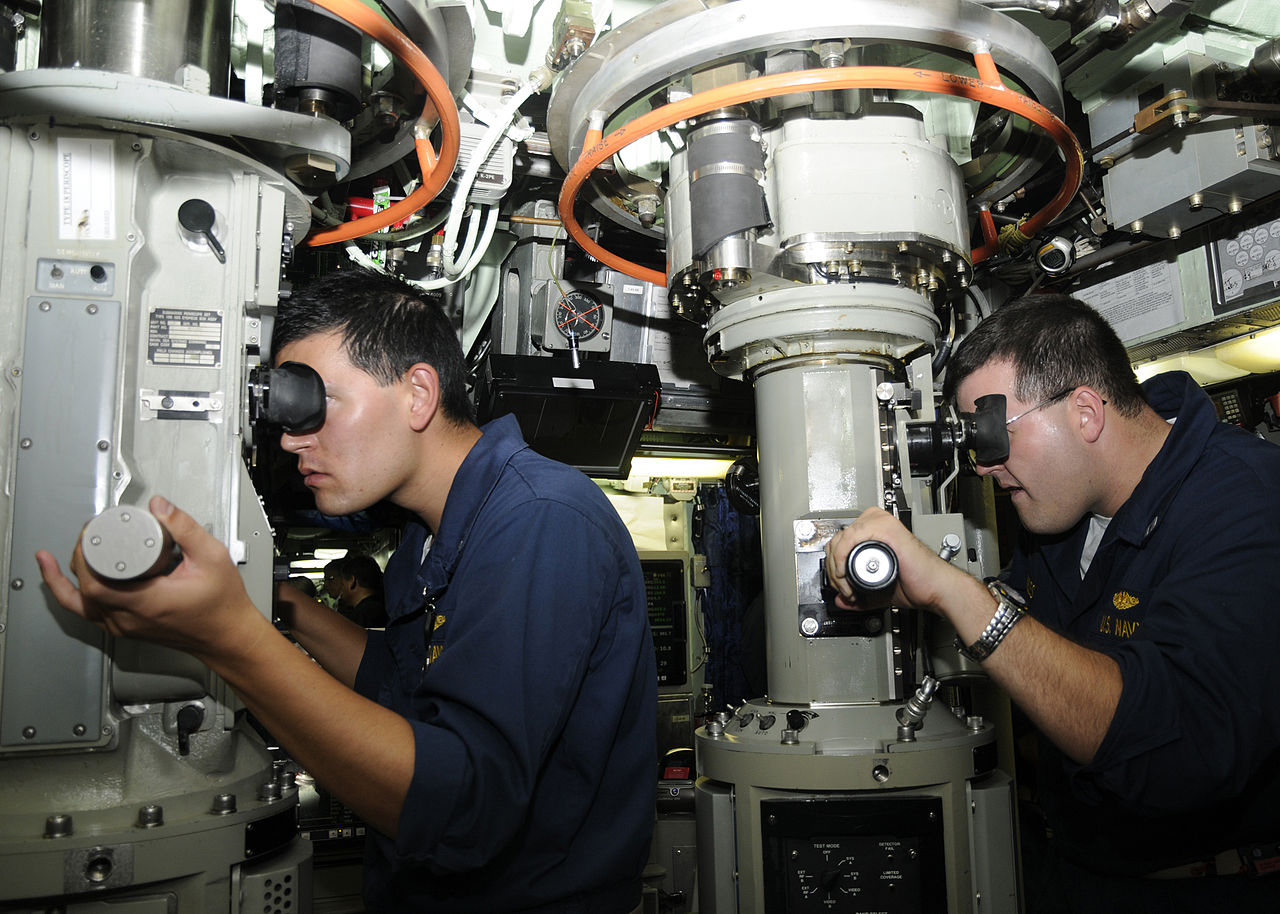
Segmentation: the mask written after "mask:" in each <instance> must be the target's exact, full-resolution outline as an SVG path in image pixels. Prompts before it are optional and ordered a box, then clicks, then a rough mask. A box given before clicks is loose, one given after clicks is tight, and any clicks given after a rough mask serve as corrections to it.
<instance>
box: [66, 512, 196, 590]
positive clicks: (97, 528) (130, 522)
mask: <svg viewBox="0 0 1280 914" xmlns="http://www.w3.org/2000/svg"><path fill="white" fill-rule="evenodd" d="M80 551H81V553H82V554H83V555H84V560H85V564H86V565H88V566H89V568H90V569H91V570H92V571H93V573H94V574H96V575H98V577H100V578H105V579H107V580H109V581H138V580H142V579H143V578H149V577H154V576H155V575H161V574H168V573H169V572H171V571H173V569H174V568H176V567H177V566H178V563H179V562H181V561H182V550H181V549H180V548H179V547H178V544H177V543H175V542H174V541H173V538H172V537H171V536H169V531H167V530H165V529H164V528H163V527H161V526H160V522H159V521H158V520H156V519H155V516H154V515H152V514H151V512H150V511H148V510H147V509H146V508H139V507H135V506H132V505H117V506H116V507H114V508H107V509H106V510H105V511H103V512H102V513H101V514H99V515H97V516H96V517H95V518H93V520H91V521H89V523H87V524H85V527H84V530H83V531H82V532H81V534H80Z"/></svg>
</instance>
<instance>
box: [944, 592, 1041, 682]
mask: <svg viewBox="0 0 1280 914" xmlns="http://www.w3.org/2000/svg"><path fill="white" fill-rule="evenodd" d="M987 590H988V591H990V593H991V596H993V597H995V598H996V611H995V615H993V616H992V617H991V621H990V622H988V623H987V627H986V628H984V629H983V630H982V634H981V635H979V636H978V640H977V641H975V642H973V644H970V645H969V646H968V647H966V646H965V645H964V643H963V642H962V641H961V640H960V638H959V637H957V638H956V650H958V651H959V652H960V653H961V654H963V655H964V656H965V657H968V658H969V659H970V660H972V661H974V662H975V663H981V662H982V661H983V660H986V659H987V658H988V657H990V656H991V655H992V653H994V652H995V649H996V648H998V647H999V646H1000V643H1001V642H1002V641H1004V639H1005V636H1006V635H1008V634H1009V632H1010V631H1012V630H1013V627H1014V626H1015V625H1017V624H1018V620H1019V619H1021V618H1022V617H1023V616H1024V615H1026V612H1027V601H1026V600H1024V599H1022V597H1021V595H1019V594H1018V592H1017V591H1015V590H1012V589H1011V588H1009V587H1006V586H1005V585H1004V584H1003V583H1002V582H1000V581H996V580H992V581H988V582H987Z"/></svg>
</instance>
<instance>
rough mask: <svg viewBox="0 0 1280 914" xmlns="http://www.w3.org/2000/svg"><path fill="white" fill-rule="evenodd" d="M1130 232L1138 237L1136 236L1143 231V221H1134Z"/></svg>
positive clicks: (1130, 226)
mask: <svg viewBox="0 0 1280 914" xmlns="http://www.w3.org/2000/svg"><path fill="white" fill-rule="evenodd" d="M1129 231H1131V232H1133V234H1135V235H1136V234H1138V233H1139V232H1141V231H1142V220H1141V219H1134V220H1133V222H1132V223H1131V224H1130V225H1129Z"/></svg>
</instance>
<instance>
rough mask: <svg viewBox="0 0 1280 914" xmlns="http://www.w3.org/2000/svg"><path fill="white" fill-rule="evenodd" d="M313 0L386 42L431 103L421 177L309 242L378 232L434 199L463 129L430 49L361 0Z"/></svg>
mask: <svg viewBox="0 0 1280 914" xmlns="http://www.w3.org/2000/svg"><path fill="white" fill-rule="evenodd" d="M312 2H314V3H315V4H316V5H317V6H320V7H323V8H324V9H326V10H328V11H329V12H331V13H333V14H334V15H335V16H338V17H339V18H341V19H344V20H346V21H347V22H348V23H350V24H351V25H352V26H354V27H355V28H358V29H360V31H362V32H364V33H365V34H366V35H368V36H369V37H370V38H372V39H373V40H374V41H376V42H378V44H380V45H382V46H383V47H384V48H386V49H387V50H388V51H389V52H391V53H392V54H393V55H395V56H396V57H397V58H398V59H399V60H400V61H401V62H403V63H404V64H405V66H407V67H408V68H409V69H410V71H411V72H412V73H413V75H414V76H416V77H417V78H418V81H419V82H420V83H422V86H423V88H424V89H426V90H427V100H426V103H425V104H424V105H423V106H422V114H421V115H419V117H418V124H417V125H416V126H415V127H414V147H415V149H416V150H417V153H418V164H419V166H420V167H421V169H422V183H421V184H420V185H418V188H417V189H416V190H415V191H414V192H413V193H411V194H409V196H407V197H405V198H404V199H403V200H401V201H400V202H398V203H395V204H392V205H391V206H389V207H388V208H387V209H384V210H382V211H380V212H377V213H373V214H372V215H369V216H362V217H361V218H359V219H355V220H352V221H351V222H346V223H344V224H342V225H339V226H335V227H334V228H330V229H323V230H321V231H317V232H313V233H312V234H311V235H310V236H309V237H308V238H307V242H306V243H307V244H309V245H313V246H314V245H322V244H334V243H336V242H339V241H350V240H351V239H352V238H359V237H361V236H362V235H367V234H369V233H371V232H376V231H377V230H378V229H382V228H386V227H387V226H389V225H394V224H395V223H397V222H399V221H400V220H402V219H407V218H408V217H409V216H411V215H413V214H414V213H416V212H417V211H418V210H420V209H422V208H423V207H424V206H426V205H427V204H428V203H430V202H431V201H432V200H434V199H435V198H436V195H437V194H439V193H440V191H441V190H443V189H444V186H445V185H446V184H447V183H449V178H450V177H451V176H452V175H453V168H454V165H456V164H457V162H458V150H459V146H460V142H461V131H460V129H459V126H458V107H457V105H455V104H454V101H453V93H452V92H450V91H449V85H448V83H446V82H445V80H444V77H443V76H441V75H440V71H439V70H437V69H436V68H435V65H434V64H432V63H431V61H430V60H428V59H427V55H425V54H423V53H422V51H421V49H419V48H418V46H417V45H416V44H414V43H413V42H412V41H410V40H409V38H408V36H406V35H405V34H404V33H403V32H401V31H400V30H399V29H397V28H396V27H395V26H394V25H392V24H391V23H390V22H388V21H387V20H385V19H383V18H382V17H381V16H379V15H378V14H377V13H375V12H374V11H373V10H371V9H370V8H369V7H367V6H365V5H364V4H363V3H360V2H358V0H312ZM435 115H438V116H439V118H440V130H441V134H442V137H441V142H440V152H439V154H438V155H437V154H436V151H435V150H434V149H433V148H432V146H431V141H430V139H428V136H427V134H429V132H430V123H431V119H432V117H433V116H435Z"/></svg>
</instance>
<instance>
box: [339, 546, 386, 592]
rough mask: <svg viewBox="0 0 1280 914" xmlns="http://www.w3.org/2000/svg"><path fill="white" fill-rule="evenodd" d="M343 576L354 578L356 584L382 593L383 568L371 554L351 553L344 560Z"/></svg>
mask: <svg viewBox="0 0 1280 914" xmlns="http://www.w3.org/2000/svg"><path fill="white" fill-rule="evenodd" d="M342 576H343V577H344V578H348V579H354V580H355V582H356V584H358V585H359V586H361V587H367V588H368V589H369V590H372V591H375V592H376V593H382V569H381V568H379V567H378V562H377V560H376V559H375V558H374V557H373V556H371V555H349V556H347V557H346V558H345V559H343V560H342Z"/></svg>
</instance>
